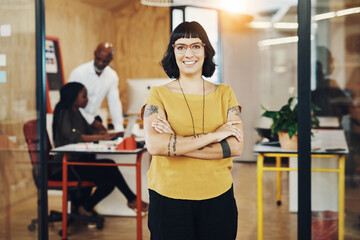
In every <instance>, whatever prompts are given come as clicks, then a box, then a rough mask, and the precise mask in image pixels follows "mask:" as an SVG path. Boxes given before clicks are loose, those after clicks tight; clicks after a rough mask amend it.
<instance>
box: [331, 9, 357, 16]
mask: <svg viewBox="0 0 360 240" xmlns="http://www.w3.org/2000/svg"><path fill="white" fill-rule="evenodd" d="M355 13H360V7H355V8H348V9H344V10H340V11H337V12H336V16H338V17H340V16H345V15H350V14H355Z"/></svg>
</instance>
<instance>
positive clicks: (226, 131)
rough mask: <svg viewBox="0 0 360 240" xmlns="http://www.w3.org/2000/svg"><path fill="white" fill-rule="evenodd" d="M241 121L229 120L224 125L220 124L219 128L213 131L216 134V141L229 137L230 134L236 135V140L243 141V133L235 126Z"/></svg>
mask: <svg viewBox="0 0 360 240" xmlns="http://www.w3.org/2000/svg"><path fill="white" fill-rule="evenodd" d="M240 123H241V121H229V122H227V123H225V124H223V125H222V126H220V127H219V128H218V129H216V130H215V132H213V133H214V134H216V141H217V142H220V141H221V140H223V139H225V138H228V137H230V136H234V137H235V138H236V140H238V141H239V142H242V141H243V134H242V132H241V130H240V129H239V128H238V127H236V126H234V125H235V124H240Z"/></svg>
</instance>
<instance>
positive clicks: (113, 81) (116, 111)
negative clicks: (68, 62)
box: [68, 61, 124, 131]
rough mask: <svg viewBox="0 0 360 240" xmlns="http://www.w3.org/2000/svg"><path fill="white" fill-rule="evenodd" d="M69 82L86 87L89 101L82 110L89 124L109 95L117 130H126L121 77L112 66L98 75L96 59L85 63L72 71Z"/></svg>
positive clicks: (112, 116) (111, 113)
mask: <svg viewBox="0 0 360 240" xmlns="http://www.w3.org/2000/svg"><path fill="white" fill-rule="evenodd" d="M68 82H79V83H82V84H83V85H84V86H85V87H86V89H87V94H88V98H89V102H88V104H87V106H86V107H85V108H84V109H80V111H81V113H82V115H83V116H84V118H85V119H86V121H87V122H88V123H89V124H92V123H93V121H94V118H95V116H96V115H98V111H99V109H100V107H101V104H102V102H103V100H104V98H105V96H107V100H108V105H109V109H110V115H111V119H112V123H113V125H114V128H115V130H116V131H124V126H123V122H124V118H123V116H122V105H121V102H120V98H119V88H118V82H119V77H118V75H117V74H116V72H115V71H114V70H113V69H112V68H111V67H110V66H107V67H106V68H105V69H104V71H103V72H102V73H101V74H100V76H98V75H97V74H96V72H95V66H94V61H90V62H88V63H84V64H82V65H80V66H78V67H77V68H75V69H74V70H73V71H72V72H71V73H70V77H69V80H68Z"/></svg>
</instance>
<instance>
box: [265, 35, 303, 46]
mask: <svg viewBox="0 0 360 240" xmlns="http://www.w3.org/2000/svg"><path fill="white" fill-rule="evenodd" d="M298 40H299V38H298V36H294V37H284V38H273V39H266V40H262V41H259V42H258V46H259V47H260V48H261V47H266V46H271V45H279V44H284V43H294V42H297V41H298Z"/></svg>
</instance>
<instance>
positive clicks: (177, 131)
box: [143, 22, 244, 240]
mask: <svg viewBox="0 0 360 240" xmlns="http://www.w3.org/2000/svg"><path fill="white" fill-rule="evenodd" d="M214 55H215V51H214V49H213V47H212V46H211V44H210V42H209V39H208V36H207V34H206V32H205V30H204V29H203V28H202V26H201V25H200V24H199V23H197V22H183V23H181V24H180V25H179V26H178V27H177V28H176V29H175V30H174V31H173V33H172V34H171V37H170V41H169V45H168V48H167V51H166V53H165V55H164V58H163V59H162V62H161V63H162V66H163V68H164V70H165V72H166V74H167V75H168V76H169V77H170V78H172V79H175V80H174V81H172V82H170V83H168V84H166V85H163V86H159V87H153V88H152V89H151V91H150V93H149V96H148V99H147V101H146V104H145V106H144V108H143V110H144V111H143V119H144V130H145V141H146V146H147V149H148V151H149V152H150V153H151V155H153V158H152V162H151V166H150V169H149V172H148V188H149V194H150V206H149V218H148V219H149V222H148V226H149V229H150V232H151V239H152V240H160V239H163V240H177V239H179V240H192V239H193V240H195V239H196V240H198V239H206V240H211V239H214V240H215V239H216V240H219V239H221V240H227V239H229V240H230V239H235V238H236V232H237V207H236V202H235V199H234V193H233V187H232V182H233V180H232V177H231V169H232V158H231V157H232V156H236V155H240V154H241V153H242V151H243V142H244V141H243V125H242V121H241V118H240V111H241V107H240V106H239V104H238V102H237V100H236V97H235V95H234V92H233V91H232V89H231V87H229V86H227V85H224V84H220V85H215V84H213V83H210V82H208V81H205V80H204V79H203V76H205V77H211V76H212V75H213V73H214V71H215V63H214V61H213V56H214Z"/></svg>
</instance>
